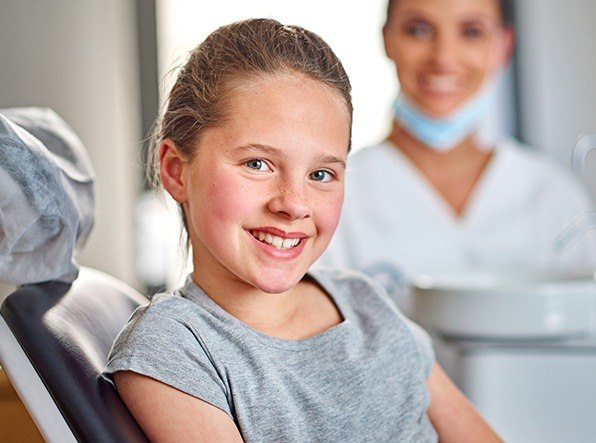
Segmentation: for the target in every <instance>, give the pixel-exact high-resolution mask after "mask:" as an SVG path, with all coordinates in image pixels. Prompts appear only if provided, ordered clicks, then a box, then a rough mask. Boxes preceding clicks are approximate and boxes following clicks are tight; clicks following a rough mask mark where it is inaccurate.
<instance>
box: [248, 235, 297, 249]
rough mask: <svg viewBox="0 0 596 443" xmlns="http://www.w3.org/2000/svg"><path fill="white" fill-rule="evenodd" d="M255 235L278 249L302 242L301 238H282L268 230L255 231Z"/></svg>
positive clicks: (291, 246) (288, 247)
mask: <svg viewBox="0 0 596 443" xmlns="http://www.w3.org/2000/svg"><path fill="white" fill-rule="evenodd" d="M252 235H253V237H255V238H257V239H259V240H260V241H262V242H265V243H268V244H270V245H272V246H274V247H276V248H277V249H290V248H293V247H294V246H296V245H297V244H298V243H300V239H299V238H285V239H284V238H282V237H279V236H277V235H272V234H269V233H268V232H262V231H253V232H252Z"/></svg>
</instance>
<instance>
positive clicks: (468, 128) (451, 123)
mask: <svg viewBox="0 0 596 443" xmlns="http://www.w3.org/2000/svg"><path fill="white" fill-rule="evenodd" d="M494 89H495V88H494V87H492V85H489V86H488V87H486V88H485V89H484V90H483V91H482V92H480V93H479V94H478V95H477V96H476V97H474V98H473V99H472V100H471V101H469V102H468V103H466V104H465V105H464V106H463V107H462V108H460V109H458V110H457V111H456V112H455V113H454V114H453V115H451V116H450V117H447V118H445V119H436V118H431V117H427V116H426V115H424V114H423V113H421V112H420V111H419V110H417V109H416V108H414V107H413V106H412V105H411V104H410V102H409V101H408V99H407V98H406V97H405V95H404V94H403V93H399V94H398V96H397V98H396V99H395V102H394V103H393V116H394V117H395V119H396V120H397V121H399V122H400V123H401V124H402V125H403V126H404V127H405V128H406V129H407V130H408V132H410V133H411V134H412V135H413V136H414V137H416V138H417V139H418V140H420V141H421V142H423V143H424V144H426V145H428V146H429V147H430V148H432V149H434V150H436V151H441V152H444V151H448V150H450V149H451V148H453V147H455V146H456V145H457V144H458V143H459V142H461V141H463V140H464V139H465V138H466V137H467V136H469V135H470V134H471V133H472V132H474V131H476V130H477V129H478V128H479V127H480V124H481V123H482V121H483V120H484V118H485V117H486V116H487V115H488V113H489V111H490V110H491V109H492V107H493V105H494V100H493V99H494Z"/></svg>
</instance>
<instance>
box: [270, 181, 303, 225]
mask: <svg viewBox="0 0 596 443" xmlns="http://www.w3.org/2000/svg"><path fill="white" fill-rule="evenodd" d="M268 207H269V210H270V211H271V212H273V213H276V214H279V215H281V216H283V217H285V218H287V219H288V220H299V219H302V218H308V217H310V216H311V215H312V207H311V204H310V201H309V199H308V197H307V195H306V190H305V189H304V188H303V186H299V185H290V184H289V183H287V182H285V183H283V184H282V185H280V187H279V188H278V189H277V191H276V192H275V195H274V196H273V197H272V198H271V200H270V201H269V204H268Z"/></svg>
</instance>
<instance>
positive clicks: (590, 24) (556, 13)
mask: <svg viewBox="0 0 596 443" xmlns="http://www.w3.org/2000/svg"><path fill="white" fill-rule="evenodd" d="M517 7H518V11H517V15H518V26H517V30H518V49H519V57H518V62H519V69H520V85H519V86H520V88H519V90H520V98H521V100H520V104H521V115H520V117H521V129H522V137H523V138H524V139H525V140H526V141H528V142H530V143H531V144H534V145H536V146H540V147H543V148H545V149H547V150H548V151H549V152H551V153H552V154H553V155H554V156H555V157H556V158H557V159H558V160H559V161H561V162H563V163H564V164H565V165H570V159H571V149H572V147H573V145H574V143H575V141H576V139H577V138H578V136H579V135H580V134H582V133H584V132H588V131H596V26H594V23H596V2H594V0H567V1H561V0H518V1H517ZM583 179H584V180H585V181H586V183H587V184H588V186H589V187H590V190H591V191H592V194H593V195H594V196H596V152H593V153H592V154H591V155H590V156H589V157H588V165H587V171H586V173H585V174H583Z"/></svg>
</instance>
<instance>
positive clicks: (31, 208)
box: [0, 108, 95, 285]
mask: <svg viewBox="0 0 596 443" xmlns="http://www.w3.org/2000/svg"><path fill="white" fill-rule="evenodd" d="M93 182H94V172H93V168H92V167H91V161H90V160H89V157H88V155H87V152H86V151H85V148H84V147H83V143H82V142H81V140H80V139H79V138H78V137H77V136H76V134H75V133H74V132H73V130H72V129H71V128H70V127H69V126H68V125H67V124H66V122H64V120H62V118H60V117H59V116H58V115H57V114H56V113H55V112H54V111H52V110H51V109H47V108H13V109H0V281H3V282H5V283H10V284H14V285H22V284H29V283H38V282H43V281H47V280H57V281H62V282H66V283H70V282H72V281H73V280H74V279H75V278H76V277H77V275H78V269H79V266H78V264H77V262H76V259H75V255H76V252H77V251H78V250H80V248H81V247H82V246H83V245H84V243H85V242H86V240H87V238H88V236H89V233H90V231H91V228H92V226H93V222H94V219H95V204H94V201H95V198H94V189H93V184H94V183H93Z"/></svg>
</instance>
